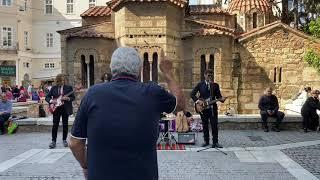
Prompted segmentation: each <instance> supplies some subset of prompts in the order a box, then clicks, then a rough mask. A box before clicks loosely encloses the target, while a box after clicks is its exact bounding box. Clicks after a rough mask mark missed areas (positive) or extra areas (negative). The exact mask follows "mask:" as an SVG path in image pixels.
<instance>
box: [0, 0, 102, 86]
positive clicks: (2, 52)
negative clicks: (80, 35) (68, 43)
mask: <svg viewBox="0 0 320 180" xmlns="http://www.w3.org/2000/svg"><path fill="white" fill-rule="evenodd" d="M105 3H106V0H1V1H0V83H2V84H3V83H6V84H11V85H14V84H18V85H21V84H24V85H26V84H27V83H32V84H34V85H35V86H38V85H40V83H41V82H43V81H46V80H53V79H54V77H55V76H56V75H57V74H58V73H60V72H61V58H60V57H61V53H60V51H61V48H60V36H59V34H58V33H57V32H56V31H58V30H63V29H68V28H72V27H77V26H81V18H80V14H81V13H83V12H84V11H85V10H87V9H88V8H89V7H90V6H99V5H105Z"/></svg>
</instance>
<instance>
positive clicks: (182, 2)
mask: <svg viewBox="0 0 320 180" xmlns="http://www.w3.org/2000/svg"><path fill="white" fill-rule="evenodd" d="M126 2H169V3H172V4H174V5H176V6H179V7H184V6H186V5H187V3H188V2H187V0H111V1H109V2H107V6H109V7H110V8H111V9H114V8H115V7H117V6H118V5H120V4H123V3H126Z"/></svg>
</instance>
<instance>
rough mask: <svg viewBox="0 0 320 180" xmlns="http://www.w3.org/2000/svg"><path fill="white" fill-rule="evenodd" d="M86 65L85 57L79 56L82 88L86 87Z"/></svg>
mask: <svg viewBox="0 0 320 180" xmlns="http://www.w3.org/2000/svg"><path fill="white" fill-rule="evenodd" d="M87 75H88V72H87V64H86V57H85V56H84V55H81V82H82V86H83V87H88V82H87V79H88V78H87Z"/></svg>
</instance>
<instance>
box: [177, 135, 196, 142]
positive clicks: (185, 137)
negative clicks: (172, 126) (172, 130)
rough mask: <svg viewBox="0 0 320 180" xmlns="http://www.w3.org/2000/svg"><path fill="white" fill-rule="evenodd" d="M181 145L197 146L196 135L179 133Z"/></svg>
mask: <svg viewBox="0 0 320 180" xmlns="http://www.w3.org/2000/svg"><path fill="white" fill-rule="evenodd" d="M178 143H179V144H195V143H196V135H195V133H178Z"/></svg>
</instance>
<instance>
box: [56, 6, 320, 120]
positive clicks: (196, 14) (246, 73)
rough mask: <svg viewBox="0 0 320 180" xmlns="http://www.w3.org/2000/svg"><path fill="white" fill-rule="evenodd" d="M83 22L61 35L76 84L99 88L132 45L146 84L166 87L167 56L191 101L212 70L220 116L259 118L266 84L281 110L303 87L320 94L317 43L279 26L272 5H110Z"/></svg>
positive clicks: (69, 71) (67, 69) (66, 66)
mask: <svg viewBox="0 0 320 180" xmlns="http://www.w3.org/2000/svg"><path fill="white" fill-rule="evenodd" d="M81 16H82V22H83V23H82V24H83V25H82V26H81V27H76V28H72V29H66V30H62V31H59V33H60V34H61V48H62V50H61V52H62V56H61V57H62V62H61V65H62V72H63V73H65V74H67V79H68V81H69V82H71V84H72V83H73V85H75V84H82V85H83V86H84V87H90V86H91V85H93V84H95V83H96V82H97V80H98V79H99V78H100V77H101V75H102V74H103V73H105V72H108V71H110V69H109V63H110V59H111V55H112V52H113V51H114V50H115V49H116V48H117V47H119V46H130V47H134V48H136V49H137V50H138V52H139V53H140V55H141V60H142V61H143V71H142V72H141V77H140V78H141V81H143V82H147V81H155V82H158V83H160V84H161V83H163V80H162V78H161V76H160V75H159V62H160V61H161V60H162V59H163V57H160V56H159V55H160V52H161V50H163V51H164V52H165V55H166V56H167V57H168V58H169V59H170V60H171V61H172V62H173V65H174V72H175V77H176V79H177V80H178V81H179V83H180V85H181V86H182V88H183V89H184V92H185V95H186V98H187V99H188V102H190V98H189V94H190V92H191V90H192V88H193V87H194V86H195V85H196V84H197V83H198V82H199V81H200V80H203V79H204V77H203V73H204V71H205V69H207V68H210V69H213V70H214V80H215V82H217V83H219V84H220V88H221V91H222V94H223V96H227V97H228V99H227V100H226V102H225V103H224V104H221V105H220V107H219V110H220V112H225V111H226V109H227V108H232V109H234V110H235V112H236V113H240V114H244V113H246V114H252V113H257V112H258V107H257V105H258V100H259V97H260V96H261V95H262V94H263V91H264V89H265V88H266V87H268V86H272V87H274V89H275V93H276V95H277V96H278V98H279V101H280V103H281V108H280V109H283V108H284V105H285V104H286V103H287V102H288V100H290V99H291V98H292V97H293V96H294V95H296V94H297V93H298V92H299V91H301V89H302V88H303V87H304V86H311V87H312V88H320V76H319V74H318V72H317V71H316V70H315V69H313V68H312V67H309V66H308V64H307V63H306V62H305V61H304V60H303V56H304V53H305V52H306V51H307V50H308V49H309V48H313V49H315V50H316V51H319V50H320V43H319V41H317V40H314V39H313V38H311V37H309V36H307V35H305V34H304V33H302V32H300V31H298V30H295V29H292V28H291V27H289V26H287V25H285V24H283V23H281V22H280V21H278V20H277V18H276V17H274V16H273V12H272V6H271V4H270V3H269V1H268V0H232V1H231V3H230V4H229V6H228V8H226V9H224V8H222V7H220V6H219V5H189V2H188V1H185V0H162V1H158V0H139V1H136V0H111V1H110V2H108V3H107V4H106V6H96V7H91V8H90V9H88V10H87V11H85V12H84V13H83V14H82V15H81ZM188 108H189V110H192V108H191V103H190V106H189V107H188Z"/></svg>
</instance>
